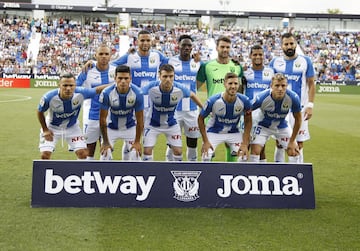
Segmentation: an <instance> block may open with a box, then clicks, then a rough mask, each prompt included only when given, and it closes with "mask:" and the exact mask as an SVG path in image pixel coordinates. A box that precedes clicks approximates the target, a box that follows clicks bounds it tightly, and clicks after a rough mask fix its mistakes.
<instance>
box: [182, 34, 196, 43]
mask: <svg viewBox="0 0 360 251" xmlns="http://www.w3.org/2000/svg"><path fill="white" fill-rule="evenodd" d="M183 39H190V40H191V41H194V40H193V39H192V37H191V36H190V35H187V34H184V35H181V36H180V37H179V39H178V42H179V43H180V42H181V40H183Z"/></svg>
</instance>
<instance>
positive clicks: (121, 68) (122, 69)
mask: <svg viewBox="0 0 360 251" xmlns="http://www.w3.org/2000/svg"><path fill="white" fill-rule="evenodd" d="M118 72H125V73H129V74H130V73H131V71H130V67H129V66H127V65H124V64H122V65H119V66H117V67H116V69H115V75H116V74H117V73H118Z"/></svg>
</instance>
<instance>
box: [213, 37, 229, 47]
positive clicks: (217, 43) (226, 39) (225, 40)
mask: <svg viewBox="0 0 360 251" xmlns="http://www.w3.org/2000/svg"><path fill="white" fill-rule="evenodd" d="M220 41H224V42H226V43H230V44H231V39H230V38H229V37H227V36H223V35H221V36H220V37H219V38H218V39H217V40H216V46H218V45H219V43H220Z"/></svg>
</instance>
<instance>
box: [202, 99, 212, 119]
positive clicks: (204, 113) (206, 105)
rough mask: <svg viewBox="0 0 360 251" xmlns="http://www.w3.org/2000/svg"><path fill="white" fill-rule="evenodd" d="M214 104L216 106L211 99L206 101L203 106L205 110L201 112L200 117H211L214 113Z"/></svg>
mask: <svg viewBox="0 0 360 251" xmlns="http://www.w3.org/2000/svg"><path fill="white" fill-rule="evenodd" d="M213 104H214V102H213V99H212V98H211V97H210V98H209V99H207V100H206V101H205V103H204V105H203V108H202V109H201V111H200V115H201V116H202V117H203V118H206V117H207V116H209V114H210V113H211V111H212V106H213Z"/></svg>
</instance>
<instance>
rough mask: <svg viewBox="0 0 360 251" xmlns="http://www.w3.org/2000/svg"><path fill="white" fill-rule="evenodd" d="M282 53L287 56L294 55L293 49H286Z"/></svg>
mask: <svg viewBox="0 0 360 251" xmlns="http://www.w3.org/2000/svg"><path fill="white" fill-rule="evenodd" d="M284 54H285V55H286V56H287V57H293V56H294V55H295V49H288V50H286V51H284Z"/></svg>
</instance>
